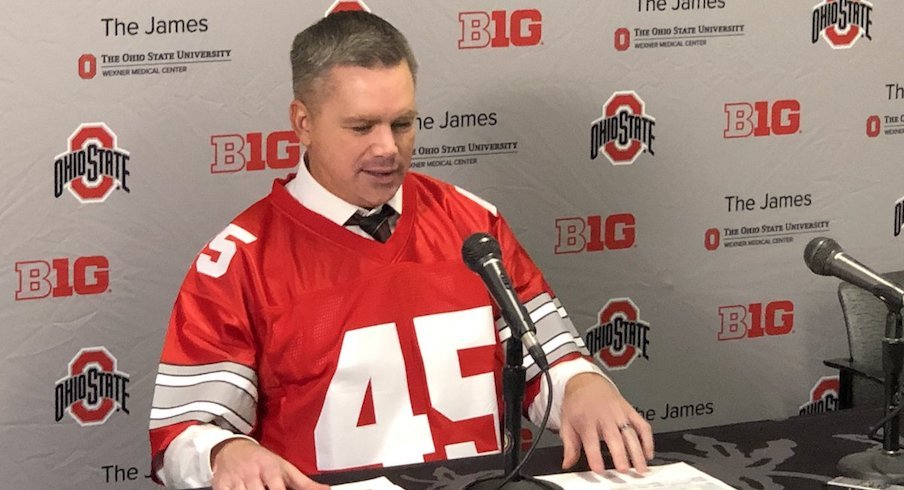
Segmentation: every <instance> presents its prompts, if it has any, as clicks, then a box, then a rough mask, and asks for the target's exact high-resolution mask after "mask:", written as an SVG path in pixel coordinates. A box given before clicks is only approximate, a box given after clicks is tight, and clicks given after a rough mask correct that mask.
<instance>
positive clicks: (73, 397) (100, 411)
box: [54, 347, 129, 426]
mask: <svg viewBox="0 0 904 490" xmlns="http://www.w3.org/2000/svg"><path fill="white" fill-rule="evenodd" d="M128 388H129V375H128V374H126V373H123V372H121V371H119V370H118V369H117V367H116V358H115V357H113V355H112V354H110V351H108V350H107V348H106V347H88V348H85V349H82V350H80V351H78V354H76V355H75V357H73V358H72V361H70V362H69V374H68V375H67V376H66V377H64V378H61V379H60V380H59V381H57V382H56V386H55V388H54V399H55V403H54V405H55V410H54V420H56V421H57V422H59V421H60V420H62V419H63V416H64V415H66V414H67V413H68V414H69V416H70V417H72V418H73V419H75V421H76V422H78V423H79V425H81V426H90V425H100V424H103V423H104V422H106V421H107V419H109V418H110V415H112V414H113V412H115V411H118V410H122V411H123V412H125V413H129V408H128V406H127V402H128V400H129V391H128Z"/></svg>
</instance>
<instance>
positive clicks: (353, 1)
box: [323, 0, 370, 17]
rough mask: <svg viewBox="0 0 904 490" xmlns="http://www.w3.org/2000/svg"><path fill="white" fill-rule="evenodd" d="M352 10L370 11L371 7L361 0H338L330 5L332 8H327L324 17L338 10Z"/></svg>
mask: <svg viewBox="0 0 904 490" xmlns="http://www.w3.org/2000/svg"><path fill="white" fill-rule="evenodd" d="M350 10H355V11H357V10H363V11H364V12H370V9H369V8H367V5H365V4H364V2H362V1H361V0H336V1H335V2H333V4H332V5H330V8H328V9H326V12H325V13H324V14H323V16H324V17H326V16H327V15H330V14H334V13H336V12H348V11H350Z"/></svg>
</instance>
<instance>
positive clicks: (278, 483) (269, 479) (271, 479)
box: [249, 468, 286, 490]
mask: <svg viewBox="0 0 904 490" xmlns="http://www.w3.org/2000/svg"><path fill="white" fill-rule="evenodd" d="M261 478H262V479H263V480H264V482H263V483H264V484H265V485H266V486H267V490H286V482H285V481H284V480H283V476H282V472H281V471H279V470H278V469H275V468H270V469H267V470H264V471H263V472H261ZM249 490H250V489H249Z"/></svg>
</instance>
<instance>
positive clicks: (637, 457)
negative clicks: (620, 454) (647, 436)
mask: <svg viewBox="0 0 904 490" xmlns="http://www.w3.org/2000/svg"><path fill="white" fill-rule="evenodd" d="M621 432H622V439H624V441H625V447H626V448H628V457H629V458H630V459H631V463H632V465H633V466H634V469H635V470H636V471H637V472H639V473H646V472H647V460H646V458H644V455H643V448H642V447H641V445H640V438H639V437H638V436H637V432H636V431H635V430H634V427H632V426H630V425H629V426H627V427H626V428H625V429H624V430H622V431H621Z"/></svg>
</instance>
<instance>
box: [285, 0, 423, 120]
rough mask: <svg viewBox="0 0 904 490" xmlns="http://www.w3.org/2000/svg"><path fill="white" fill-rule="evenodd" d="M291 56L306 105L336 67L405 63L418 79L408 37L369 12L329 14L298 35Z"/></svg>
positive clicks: (297, 87) (296, 88) (298, 90)
mask: <svg viewBox="0 0 904 490" xmlns="http://www.w3.org/2000/svg"><path fill="white" fill-rule="evenodd" d="M290 55H291V60H292V90H293V92H294V95H295V98H297V99H299V100H301V101H303V102H305V103H306V104H312V103H316V101H315V100H313V99H315V98H316V94H315V92H316V91H317V88H318V87H317V85H319V82H321V81H322V80H323V78H324V77H325V76H326V75H327V74H328V72H329V71H330V70H331V69H332V68H334V67H336V66H359V67H363V68H375V67H386V68H390V67H394V66H397V65H398V64H399V63H401V62H402V61H403V60H404V61H406V62H407V63H408V68H409V69H410V70H411V76H412V78H413V79H415V80H416V79H417V60H416V59H415V58H414V53H412V51H411V47H409V46H408V41H407V40H405V36H403V35H402V33H401V32H399V31H398V29H396V28H395V27H393V26H392V24H390V23H389V22H386V21H385V20H383V19H381V18H380V17H378V16H376V15H374V14H371V13H369V12H363V11H346V12H336V13H333V14H330V15H327V16H326V17H324V18H323V19H321V20H319V21H318V22H316V23H315V24H313V25H311V26H310V27H308V28H307V29H305V30H303V31H301V32H300V33H298V35H297V36H295V40H294V41H293V42H292V51H291V54H290Z"/></svg>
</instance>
